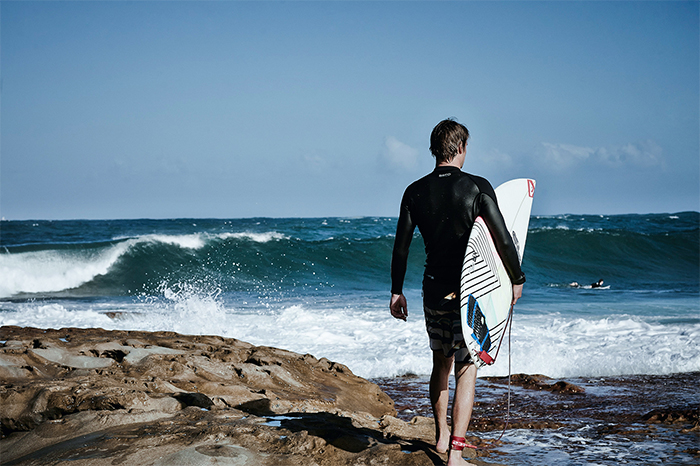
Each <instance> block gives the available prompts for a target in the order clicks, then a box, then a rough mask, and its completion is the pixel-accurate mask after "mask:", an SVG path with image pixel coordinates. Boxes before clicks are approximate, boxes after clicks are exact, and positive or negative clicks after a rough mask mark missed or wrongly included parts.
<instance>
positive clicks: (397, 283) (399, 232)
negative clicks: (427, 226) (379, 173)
mask: <svg viewBox="0 0 700 466" xmlns="http://www.w3.org/2000/svg"><path fill="white" fill-rule="evenodd" d="M415 228H416V226H415V224H414V223H413V220H412V218H411V212H410V211H409V209H408V205H407V196H406V194H405V193H404V198H403V199H402V200H401V210H400V213H399V221H398V224H397V225H396V237H395V239H394V250H393V253H392V255H391V302H390V303H389V309H390V310H391V315H392V316H394V317H395V318H397V319H402V320H404V321H405V320H406V317H407V316H408V306H407V303H406V297H405V296H404V295H403V282H404V278H405V277H406V268H407V266H408V250H409V247H410V246H411V240H412V239H413V231H414V230H415Z"/></svg>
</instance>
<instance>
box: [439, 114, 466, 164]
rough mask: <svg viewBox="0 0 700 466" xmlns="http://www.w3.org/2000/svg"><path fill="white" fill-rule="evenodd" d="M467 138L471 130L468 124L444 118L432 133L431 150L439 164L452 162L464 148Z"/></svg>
mask: <svg viewBox="0 0 700 466" xmlns="http://www.w3.org/2000/svg"><path fill="white" fill-rule="evenodd" d="M467 139H469V130H468V129H467V127H466V126H464V125H462V124H460V123H457V122H456V121H454V120H452V119H450V118H448V119H447V120H442V121H441V122H440V123H438V124H437V126H435V128H433V132H432V133H431V134H430V152H431V153H432V154H433V156H434V157H435V161H436V162H437V163H438V164H439V163H442V162H450V161H452V159H453V158H455V156H456V155H457V153H458V152H460V151H461V150H462V149H464V146H465V144H466V143H467Z"/></svg>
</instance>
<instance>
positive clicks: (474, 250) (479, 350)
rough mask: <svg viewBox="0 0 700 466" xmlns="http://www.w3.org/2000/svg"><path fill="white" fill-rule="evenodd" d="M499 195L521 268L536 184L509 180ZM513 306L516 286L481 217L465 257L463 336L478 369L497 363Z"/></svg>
mask: <svg viewBox="0 0 700 466" xmlns="http://www.w3.org/2000/svg"><path fill="white" fill-rule="evenodd" d="M495 191H496V198H497V201H498V207H499V209H500V210H501V214H502V215H503V219H504V220H505V224H506V227H507V228H508V231H509V232H510V234H511V236H512V238H513V243H514V244H515V248H516V250H517V251H518V259H519V260H520V262H521V263H522V261H523V253H524V252H525V240H526V239H527V228H528V225H529V223H530V211H531V209H532V199H533V197H534V195H535V180H531V179H527V178H519V179H516V180H511V181H508V182H506V183H503V184H502V185H500V186H499V187H497V188H496V189H495ZM512 300H513V284H512V283H511V281H510V278H509V277H508V273H507V272H506V269H505V267H504V266H503V262H502V261H501V258H500V256H499V255H498V252H497V251H496V246H495V245H494V243H493V239H492V237H491V233H490V232H489V229H488V227H487V226H486V223H485V222H484V220H483V219H482V218H481V217H477V219H476V222H475V223H474V227H473V228H472V232H471V234H470V235H469V242H468V244H467V251H466V253H465V254H464V263H463V266H462V281H461V286H460V309H461V318H462V333H463V334H464V340H465V342H466V344H467V347H468V348H469V352H470V354H471V355H472V360H474V361H475V363H476V364H477V367H482V366H484V365H487V364H493V363H494V362H495V359H496V353H497V352H498V347H499V343H500V341H501V338H502V337H503V335H504V333H505V330H506V329H507V327H508V321H509V320H510V314H511V306H510V303H511V302H512Z"/></svg>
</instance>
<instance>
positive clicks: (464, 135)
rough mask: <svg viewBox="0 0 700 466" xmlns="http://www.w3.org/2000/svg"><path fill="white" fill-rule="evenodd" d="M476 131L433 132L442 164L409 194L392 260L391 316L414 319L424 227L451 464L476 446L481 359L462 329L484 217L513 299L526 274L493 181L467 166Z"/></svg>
mask: <svg viewBox="0 0 700 466" xmlns="http://www.w3.org/2000/svg"><path fill="white" fill-rule="evenodd" d="M468 139H469V131H468V130H467V128H466V127H465V126H464V125H462V124H459V123H457V122H456V121H454V120H451V119H448V120H443V121H441V122H440V123H438V125H437V126H435V128H434V129H433V131H432V134H431V135H430V152H431V153H432V154H433V156H434V157H435V170H434V171H433V172H431V173H430V174H428V175H426V176H425V177H423V178H421V179H420V180H418V181H416V182H414V183H412V184H411V185H410V186H409V187H408V188H406V191H405V192H404V195H403V199H402V201H401V210H400V213H399V221H398V225H397V227H396V239H395V241H394V251H393V254H392V259H391V302H390V304H389V308H390V310H391V315H392V316H394V317H395V318H397V319H402V320H404V321H405V320H406V318H407V317H408V307H407V303H406V297H405V296H404V295H403V282H404V277H405V274H406V268H407V264H408V250H409V246H410V244H411V239H412V238H413V232H414V230H415V228H416V227H418V230H419V231H420V233H421V235H422V237H423V241H424V242H425V252H426V255H427V258H426V264H425V272H424V274H423V311H424V315H425V323H426V328H427V330H428V335H429V337H430V349H432V351H433V369H432V373H431V376H430V402H431V405H432V408H433V417H434V418H435V438H436V449H437V451H438V452H439V453H445V452H448V451H449V456H448V460H447V461H448V462H447V464H448V466H455V465H460V464H462V465H463V464H467V463H466V462H465V461H464V459H463V458H462V450H463V449H464V448H465V447H467V446H469V445H467V444H466V441H465V434H466V432H467V427H469V421H470V419H471V414H472V407H473V405H474V388H475V384H476V366H475V365H474V363H473V362H472V360H471V357H470V355H469V351H468V349H467V347H466V345H465V343H464V337H463V336H462V324H461V320H460V310H459V302H460V300H459V288H460V275H461V271H462V262H463V260H464V253H465V251H466V248H467V241H468V239H469V233H470V232H471V229H472V226H473V225H474V221H475V220H476V218H477V217H479V216H480V217H482V218H483V219H484V221H485V222H486V224H487V225H488V227H489V230H490V231H491V233H492V236H493V239H494V242H495V244H496V248H497V250H498V253H499V255H500V256H501V259H502V260H503V264H504V265H505V268H506V271H507V272H508V275H509V277H510V279H511V281H512V282H513V283H514V285H513V304H515V302H516V301H517V300H518V298H520V296H521V295H522V289H523V283H524V282H525V275H524V274H523V272H522V270H521V269H520V263H519V261H518V254H517V252H516V249H515V246H514V245H513V241H512V239H511V236H510V234H509V233H508V230H507V228H506V226H505V223H504V222H503V217H502V215H501V212H500V211H499V209H498V205H497V203H496V195H495V193H494V190H493V188H492V187H491V184H490V183H489V182H488V181H487V180H486V179H484V178H481V177H478V176H474V175H470V174H467V173H465V172H463V171H462V170H461V169H462V167H463V166H464V159H465V156H466V153H467V140H468ZM453 365H454V366H455V381H456V385H455V397H454V400H453V403H452V430H451V431H450V428H449V426H448V425H447V409H448V405H449V378H450V372H451V371H452V366H453Z"/></svg>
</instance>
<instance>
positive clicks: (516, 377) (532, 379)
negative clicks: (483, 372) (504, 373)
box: [486, 374, 586, 394]
mask: <svg viewBox="0 0 700 466" xmlns="http://www.w3.org/2000/svg"><path fill="white" fill-rule="evenodd" d="M486 380H488V381H489V382H494V383H499V384H503V383H508V377H486ZM551 380H552V379H550V378H549V377H547V376H546V375H541V374H513V375H511V376H510V383H511V385H516V386H519V387H523V388H527V389H530V390H547V391H550V392H553V393H562V394H582V393H585V391H586V390H585V389H584V388H582V387H579V386H577V385H574V384H572V383H569V382H566V381H564V380H560V381H558V382H555V383H550V381H551Z"/></svg>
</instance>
